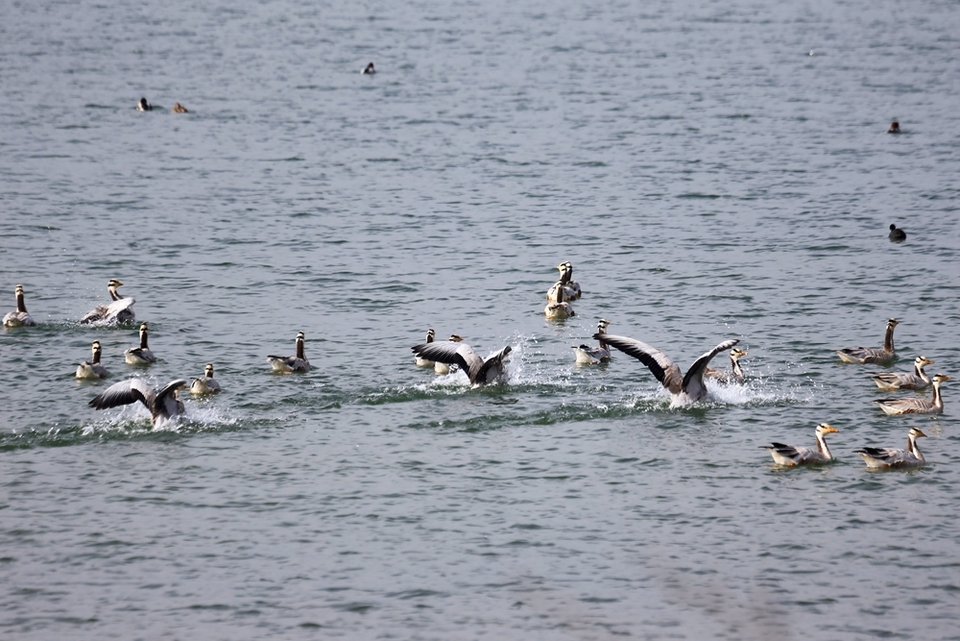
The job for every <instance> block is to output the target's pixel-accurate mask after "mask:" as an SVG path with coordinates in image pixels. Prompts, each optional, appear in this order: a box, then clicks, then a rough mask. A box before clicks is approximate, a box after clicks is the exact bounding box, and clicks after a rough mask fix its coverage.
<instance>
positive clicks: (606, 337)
mask: <svg viewBox="0 0 960 641" xmlns="http://www.w3.org/2000/svg"><path fill="white" fill-rule="evenodd" d="M593 337H594V338H595V339H597V340H598V341H603V342H604V343H606V344H607V345H610V346H611V347H616V348H617V349H619V350H620V351H621V352H623V353H624V354H628V355H630V356H633V357H634V358H636V359H637V360H639V361H640V362H641V363H643V364H644V365H646V366H647V367H648V368H650V372H651V373H652V374H653V375H654V376H655V377H656V378H657V380H658V381H660V383H661V384H662V385H663V387H664V389H666V390H667V391H668V392H670V394H671V396H672V399H671V401H670V407H681V406H683V405H689V404H691V403H694V402H696V401H699V400H700V399H702V398H703V397H704V396H706V395H707V387H706V385H704V383H703V373H704V371H705V370H706V369H707V365H708V364H709V363H710V359H712V358H713V357H714V356H716V355H717V354H719V353H720V352H722V351H723V350H725V349H730V348H731V347H733V346H734V345H736V344H737V343H739V342H740V339H739V338H733V339H730V340H726V341H723V342H722V343H720V344H719V345H717V346H716V347H714V348H713V349H711V350H710V351H709V352H707V353H705V354H703V355H702V356H701V357H700V358H698V359H697V360H696V361H694V363H693V365H691V366H690V369H688V370H687V373H686V374H681V372H680V367H679V366H677V364H676V363H674V362H673V361H672V360H671V359H670V357H669V356H667V355H666V354H664V353H663V352H661V351H660V350H659V349H657V348H656V347H653V346H651V345H647V344H646V343H643V342H641V341H638V340H636V339H634V338H627V337H626V336H614V335H613V334H605V333H603V332H597V333H596V334H594V335H593Z"/></svg>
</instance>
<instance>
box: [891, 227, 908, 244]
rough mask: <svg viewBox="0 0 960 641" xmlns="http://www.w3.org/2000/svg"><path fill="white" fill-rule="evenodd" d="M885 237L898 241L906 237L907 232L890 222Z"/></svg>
mask: <svg viewBox="0 0 960 641" xmlns="http://www.w3.org/2000/svg"><path fill="white" fill-rule="evenodd" d="M887 238H889V239H890V240H891V241H893V242H895V243H899V242H902V241H904V240H906V239H907V232H905V231H903V230H902V229H897V226H896V225H894V224H893V223H890V233H889V234H887Z"/></svg>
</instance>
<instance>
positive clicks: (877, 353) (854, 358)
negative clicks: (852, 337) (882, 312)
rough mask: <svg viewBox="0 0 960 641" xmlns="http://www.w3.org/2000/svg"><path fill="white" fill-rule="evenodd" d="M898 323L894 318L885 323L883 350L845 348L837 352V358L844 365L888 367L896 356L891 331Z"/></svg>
mask: <svg viewBox="0 0 960 641" xmlns="http://www.w3.org/2000/svg"><path fill="white" fill-rule="evenodd" d="M899 324H900V323H899V322H898V321H897V319H896V318H891V319H890V320H888V321H887V332H886V334H885V335H884V337H883V349H876V348H874V347H847V348H844V349H841V350H837V356H839V357H840V360H841V361H843V362H844V363H859V364H861V365H863V364H865V363H879V364H880V365H889V364H890V363H892V362H893V359H894V358H896V356H897V354H896V351H895V350H894V348H893V330H894V328H895V327H896V326H897V325H899Z"/></svg>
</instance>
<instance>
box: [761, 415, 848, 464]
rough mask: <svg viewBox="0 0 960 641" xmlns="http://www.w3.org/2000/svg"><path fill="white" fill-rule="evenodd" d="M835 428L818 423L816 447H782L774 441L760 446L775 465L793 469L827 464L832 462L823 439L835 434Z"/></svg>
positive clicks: (828, 449) (782, 445) (831, 456)
mask: <svg viewBox="0 0 960 641" xmlns="http://www.w3.org/2000/svg"><path fill="white" fill-rule="evenodd" d="M839 431H840V430H838V429H837V428H835V427H834V426H832V425H830V424H829V423H820V424H819V425H817V429H816V435H817V447H816V448H812V447H798V446H795V445H784V444H783V443H777V442H776V441H774V443H773V444H772V445H761V446H760V447H761V448H762V449H765V450H767V451H768V452H770V456H772V457H773V462H774V463H776V464H777V465H784V466H787V467H793V466H795V465H816V464H819V463H829V462H830V461H832V460H833V455H832V454H831V453H830V448H829V447H827V441H826V439H824V437H825V436H826V435H827V434H836V433H837V432H839Z"/></svg>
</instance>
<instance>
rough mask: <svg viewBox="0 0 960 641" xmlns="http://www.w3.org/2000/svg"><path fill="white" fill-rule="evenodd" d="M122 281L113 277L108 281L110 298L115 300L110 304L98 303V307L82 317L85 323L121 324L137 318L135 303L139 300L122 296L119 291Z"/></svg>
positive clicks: (82, 321) (81, 320)
mask: <svg viewBox="0 0 960 641" xmlns="http://www.w3.org/2000/svg"><path fill="white" fill-rule="evenodd" d="M122 285H123V283H121V282H120V281H119V280H118V279H116V278H111V279H110V282H108V283H107V291H108V292H110V298H111V300H112V301H113V302H111V303H110V304H109V305H97V306H96V308H94V309H92V310H90V311H89V312H87V313H86V315H85V316H84V317H83V318H81V319H80V322H81V323H83V324H84V325H87V324H90V323H95V324H104V325H106V324H120V323H132V322H133V321H135V320H136V319H137V315H136V314H135V313H134V312H133V304H134V303H136V302H137V301H136V300H135V299H133V298H130V297H124V296H121V295H120V293H119V292H118V291H117V288H118V287H121V286H122Z"/></svg>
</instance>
